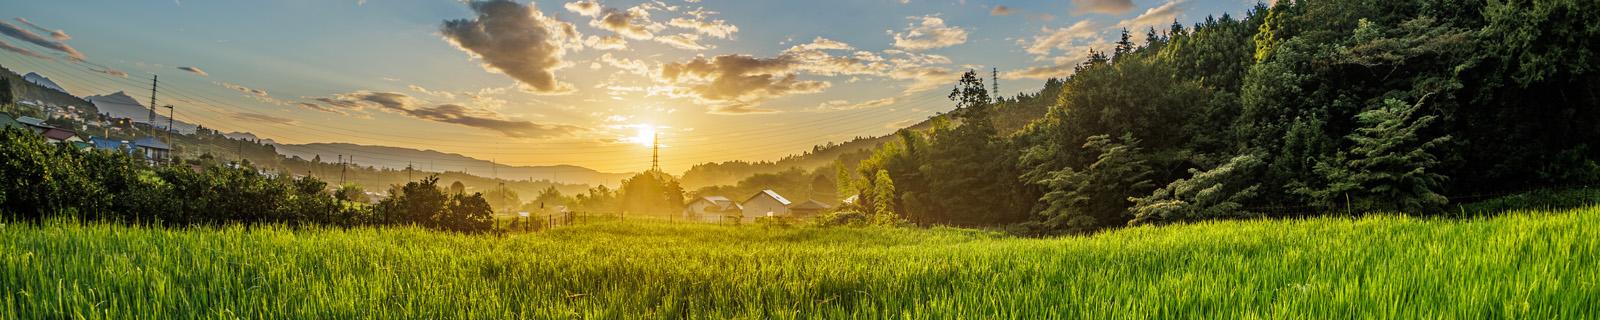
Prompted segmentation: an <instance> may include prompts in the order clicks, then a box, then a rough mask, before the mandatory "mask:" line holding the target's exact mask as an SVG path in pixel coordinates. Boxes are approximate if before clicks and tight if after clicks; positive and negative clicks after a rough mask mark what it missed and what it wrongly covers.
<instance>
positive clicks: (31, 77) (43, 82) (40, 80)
mask: <svg viewBox="0 0 1600 320" xmlns="http://www.w3.org/2000/svg"><path fill="white" fill-rule="evenodd" d="M22 80H28V82H32V83H33V84H37V85H39V86H41V87H45V88H46V89H55V90H56V91H61V92H67V89H62V88H61V86H60V85H57V84H56V82H55V81H50V78H45V77H44V76H41V75H39V74H37V73H32V72H29V73H28V74H26V75H23V76H22Z"/></svg>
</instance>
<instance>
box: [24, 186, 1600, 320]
mask: <svg viewBox="0 0 1600 320" xmlns="http://www.w3.org/2000/svg"><path fill="white" fill-rule="evenodd" d="M1597 251H1600V207H1588V208H1581V209H1574V210H1559V211H1528V212H1516V213H1509V214H1505V215H1501V216H1497V217H1486V218H1474V219H1460V220H1451V219H1420V218H1410V217H1404V216H1367V217H1361V218H1316V219H1306V220H1255V221H1225V222H1208V223H1199V224H1189V225H1174V226H1162V227H1137V228H1127V229H1122V230H1117V231H1111V232H1106V233H1101V234H1097V235H1092V236H1082V237H1063V238H1051V239H1027V238H1013V237H1007V236H1002V235H998V234H992V233H986V232H981V231H974V230H961V229H943V228H935V229H905V228H876V227H869V228H809V227H798V228H765V227H760V226H753V225H745V226H737V227H735V226H724V225H700V224H673V223H643V222H605V223H595V224H588V225H578V226H572V227H565V228H559V229H556V230H553V231H548V232H540V233H532V234H522V235H513V236H506V237H496V236H471V235H461V234H452V233H442V232H433V231H426V230H422V229H415V228H388V229H350V230H342V229H309V230H308V229H301V230H291V229H285V228H277V227H265V228H253V229H248V228H243V227H231V228H222V229H205V228H201V229H187V230H177V229H158V228H137V227H125V226H116V225H107V224H94V223H90V224H78V223H68V222H60V221H57V222H50V223H45V224H43V225H39V226H34V225H20V224H9V225H5V226H3V227H0V319H42V318H51V319H56V318H74V319H77V318H83V319H102V318H113V319H182V318H246V319H328V318H394V319H425V318H435V319H519V318H526V319H552V318H572V319H705V318H714V319H810V318H825V319H852V318H855V319H883V318H896V319H1083V318H1100V319H1105V318H1115V319H1138V318H1162V319H1168V318H1193V319H1241V318H1242V319H1255V318H1276V319H1304V318H1320V319H1328V318H1338V319H1352V318H1389V319H1491V318H1511V319H1580V318H1596V317H1600V282H1597V281H1600V266H1597V261H1596V253H1597Z"/></svg>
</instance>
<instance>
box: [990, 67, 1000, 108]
mask: <svg viewBox="0 0 1600 320" xmlns="http://www.w3.org/2000/svg"><path fill="white" fill-rule="evenodd" d="M989 70H990V71H989V72H990V73H989V79H990V80H991V81H992V82H994V90H993V91H992V92H989V96H990V97H994V102H1000V68H991V69H989Z"/></svg>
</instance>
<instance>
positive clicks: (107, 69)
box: [89, 66, 128, 78]
mask: <svg viewBox="0 0 1600 320" xmlns="http://www.w3.org/2000/svg"><path fill="white" fill-rule="evenodd" d="M89 71H94V72H99V73H104V74H109V75H113V76H118V77H123V78H127V77H128V74H127V73H123V72H122V71H117V69H116V68H112V67H107V66H100V68H99V69H96V68H94V67H89Z"/></svg>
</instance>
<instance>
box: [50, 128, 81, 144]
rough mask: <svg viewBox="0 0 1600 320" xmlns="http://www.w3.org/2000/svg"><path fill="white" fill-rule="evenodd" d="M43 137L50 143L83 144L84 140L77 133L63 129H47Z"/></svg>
mask: <svg viewBox="0 0 1600 320" xmlns="http://www.w3.org/2000/svg"><path fill="white" fill-rule="evenodd" d="M42 135H44V139H45V141H49V142H83V138H79V137H78V132H77V131H72V130H67V129H62V128H50V129H46V130H45V131H44V133H42Z"/></svg>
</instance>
